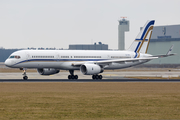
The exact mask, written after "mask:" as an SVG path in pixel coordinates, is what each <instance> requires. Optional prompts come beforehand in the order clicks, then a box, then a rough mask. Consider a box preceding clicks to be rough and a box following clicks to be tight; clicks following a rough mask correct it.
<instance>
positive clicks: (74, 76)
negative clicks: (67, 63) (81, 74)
mask: <svg viewBox="0 0 180 120" xmlns="http://www.w3.org/2000/svg"><path fill="white" fill-rule="evenodd" d="M68 79H69V80H70V79H76V80H77V79H78V75H68Z"/></svg>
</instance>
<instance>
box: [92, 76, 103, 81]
mask: <svg viewBox="0 0 180 120" xmlns="http://www.w3.org/2000/svg"><path fill="white" fill-rule="evenodd" d="M92 79H93V80H95V79H96V80H98V79H99V80H101V79H102V75H93V76H92Z"/></svg>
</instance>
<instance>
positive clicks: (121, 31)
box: [118, 17, 129, 50]
mask: <svg viewBox="0 0 180 120" xmlns="http://www.w3.org/2000/svg"><path fill="white" fill-rule="evenodd" d="M122 18H123V19H122V20H119V25H118V49H119V50H124V49H125V32H127V31H129V21H128V20H126V19H125V18H126V17H122Z"/></svg>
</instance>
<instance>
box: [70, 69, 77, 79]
mask: <svg viewBox="0 0 180 120" xmlns="http://www.w3.org/2000/svg"><path fill="white" fill-rule="evenodd" d="M69 73H70V74H71V75H68V79H76V80H77V79H78V75H74V70H69Z"/></svg>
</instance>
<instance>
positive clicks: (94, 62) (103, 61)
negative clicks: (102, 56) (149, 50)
mask: <svg viewBox="0 0 180 120" xmlns="http://www.w3.org/2000/svg"><path fill="white" fill-rule="evenodd" d="M156 58H158V57H144V58H128V59H115V60H114V59H113V60H102V61H91V62H74V63H72V66H81V65H83V64H85V63H91V64H92V63H93V64H98V65H108V64H111V63H125V62H140V61H149V60H152V59H156Z"/></svg>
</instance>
